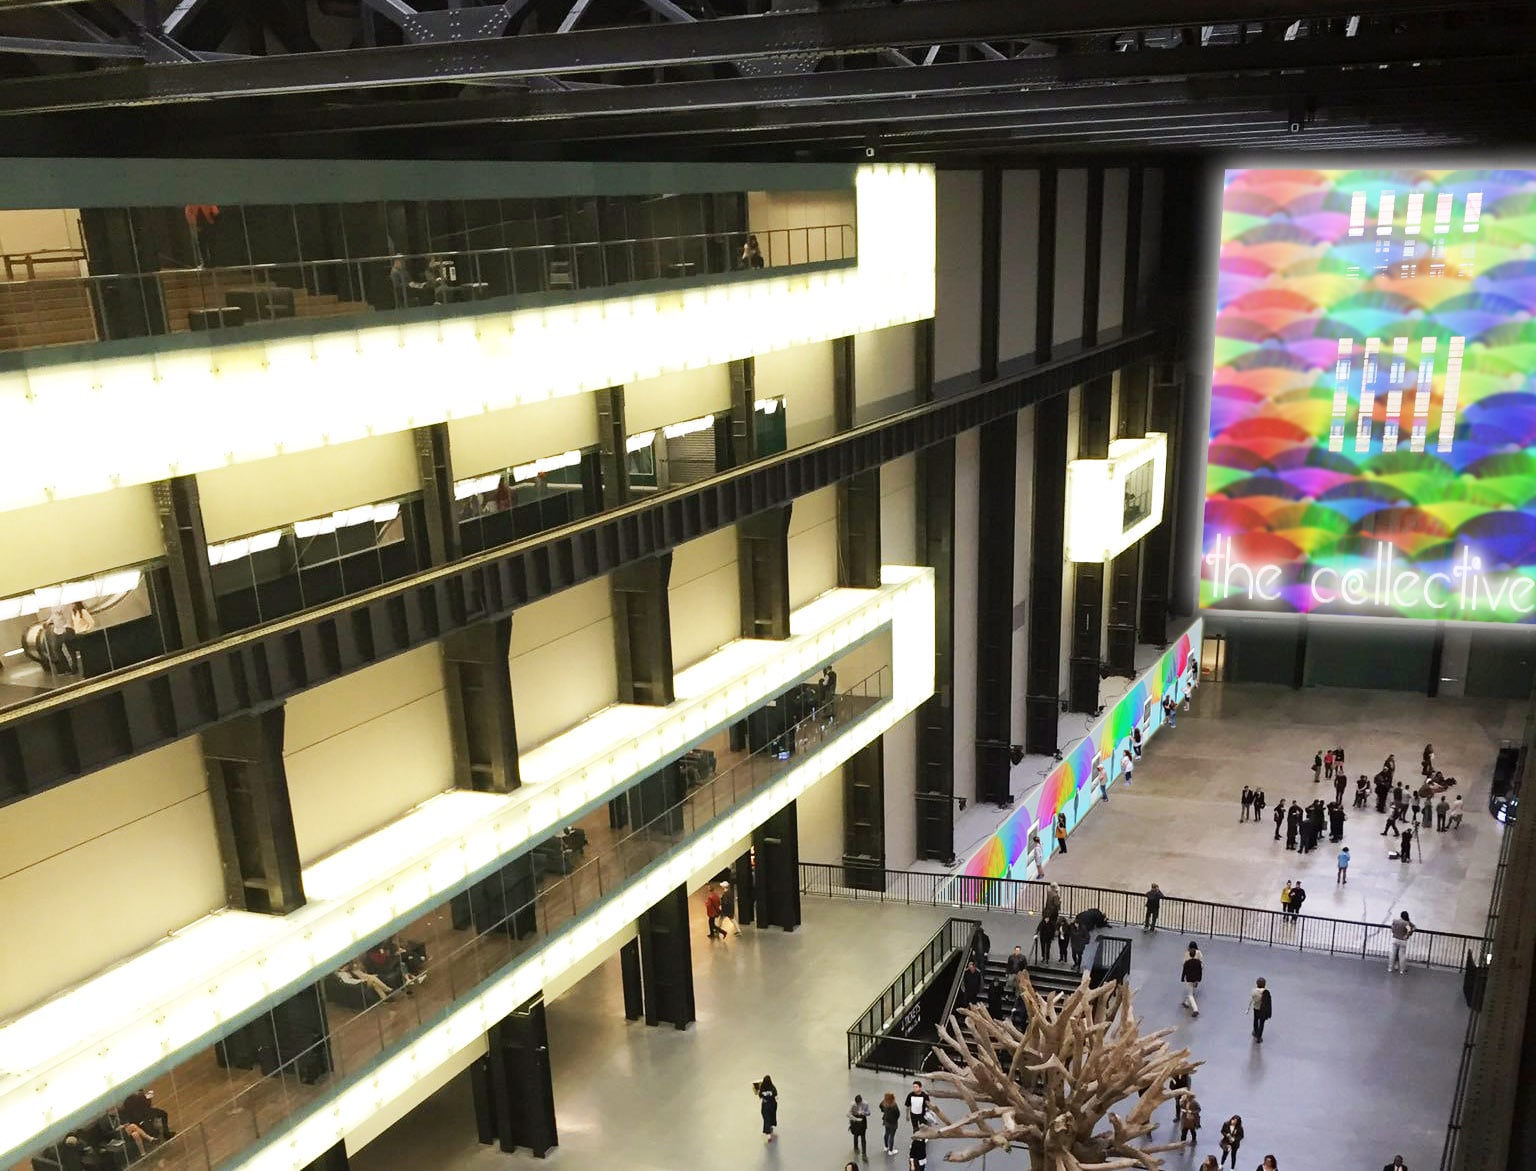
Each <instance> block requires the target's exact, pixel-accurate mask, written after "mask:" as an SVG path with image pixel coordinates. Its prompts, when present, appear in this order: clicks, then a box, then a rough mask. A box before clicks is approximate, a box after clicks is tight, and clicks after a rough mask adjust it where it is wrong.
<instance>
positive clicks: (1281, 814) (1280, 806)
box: [1273, 797, 1285, 842]
mask: <svg viewBox="0 0 1536 1171" xmlns="http://www.w3.org/2000/svg"><path fill="white" fill-rule="evenodd" d="M1273 816H1274V819H1275V841H1277V842H1278V841H1279V840H1280V827H1281V826H1282V825H1284V824H1285V798H1284V797H1281V798H1280V800H1279V801H1278V802H1277V803H1276V804H1275V812H1274V815H1273Z"/></svg>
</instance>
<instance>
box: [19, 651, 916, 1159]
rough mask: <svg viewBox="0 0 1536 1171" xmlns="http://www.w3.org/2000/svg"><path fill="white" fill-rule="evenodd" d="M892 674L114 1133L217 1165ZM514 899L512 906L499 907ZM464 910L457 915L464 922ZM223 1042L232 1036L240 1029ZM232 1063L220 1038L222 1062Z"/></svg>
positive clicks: (701, 821)
mask: <svg viewBox="0 0 1536 1171" xmlns="http://www.w3.org/2000/svg"><path fill="white" fill-rule="evenodd" d="M891 685H892V669H891V667H889V666H885V667H881V668H880V669H879V670H878V671H875V672H873V673H872V674H870V675H868V676H867V677H865V678H864V679H862V680H861V681H859V682H858V683H856V684H854V685H853V686H851V687H849V688H848V689H847V690H846V691H842V692H840V693H838V694H836V695H834V696H832V697H831V699H830V700H828V701H827V702H824V703H821V704H819V705H817V706H815V707H814V708H813V709H812V710H811V711H810V714H808V715H807V716H805V717H804V718H803V719H801V720H799V721H798V722H797V723H794V724H792V725H790V726H789V727H788V728H787V729H786V730H784V731H783V732H781V733H779V734H778V735H776V736H774V737H773V739H772V740H771V742H770V743H768V744H767V745H765V746H764V747H762V748H760V749H758V750H757V751H756V752H754V753H753V754H751V755H749V756H746V757H744V758H743V759H741V760H740V761H739V762H738V763H736V764H735V765H734V766H732V767H730V768H728V769H726V770H725V771H723V772H721V773H719V774H717V775H716V776H715V777H713V778H712V779H710V780H708V781H706V782H705V783H703V784H701V785H699V786H698V787H697V788H695V789H693V790H691V791H690V792H689V793H688V795H687V796H686V797H685V798H684V799H682V800H681V801H678V802H676V803H674V804H671V805H669V806H667V807H666V808H664V809H663V810H662V811H661V812H659V813H657V814H656V815H655V816H654V817H651V818H650V819H649V820H647V821H646V822H645V823H644V824H643V825H640V826H639V827H638V828H635V829H634V830H632V831H631V832H630V833H629V834H627V835H626V836H625V837H623V838H621V839H619V840H618V841H617V842H616V843H615V844H614V845H613V846H612V847H611V848H610V849H608V850H607V851H605V852H603V853H601V854H599V855H597V856H595V857H593V858H591V859H590V860H589V861H587V862H585V863H584V864H582V865H579V866H575V867H574V868H573V869H571V870H570V872H569V873H567V874H564V875H562V876H560V877H559V878H558V879H557V880H556V881H554V882H552V883H551V884H550V885H548V886H546V887H545V888H544V889H543V890H540V891H538V892H537V893H535V894H533V895H532V896H531V897H527V896H526V891H527V886H528V883H529V878H528V875H527V873H526V872H525V873H522V874H519V873H516V872H514V870H513V868H512V867H507V868H504V869H503V870H501V871H500V872H498V873H496V874H494V875H492V876H490V877H489V878H487V879H483V880H481V882H479V883H477V884H476V885H475V887H474V888H473V890H472V891H471V892H466V893H465V894H460V895H458V896H456V898H458V899H461V900H462V899H465V898H466V894H467V895H468V896H469V897H470V898H474V899H476V900H477V901H478V906H479V907H482V908H483V907H488V906H489V907H494V908H496V910H497V912H498V913H496V914H494V915H481V914H477V915H475V916H474V917H473V918H474V919H475V920H478V922H473V921H471V922H465V924H464V929H465V930H466V931H467V932H468V933H469V934H468V937H467V938H464V939H463V940H462V942H461V943H459V944H458V945H457V946H456V947H453V948H452V949H451V950H447V951H445V952H443V954H439V955H432V956H425V955H423V956H422V957H421V962H420V966H419V968H417V969H416V974H415V979H414V980H413V981H412V982H411V983H409V984H408V985H407V986H406V988H405V989H402V990H400V991H406V990H408V992H409V995H400V994H393V995H390V996H388V997H387V998H384V999H382V1000H378V1001H377V1002H375V1003H372V1004H371V1005H370V1006H369V1007H366V1008H363V1009H361V1010H360V1011H355V1012H354V1011H350V1010H347V1009H344V1008H340V1007H338V1006H337V1005H336V1004H334V1003H330V1004H327V1005H326V1007H325V1010H324V1012H325V1018H326V1021H327V1024H326V1025H325V1027H324V1028H323V1029H318V1030H316V1033H315V1035H314V1036H312V1037H310V1038H308V1039H307V1040H305V1041H304V1042H303V1043H295V1042H294V1040H293V1037H294V1033H293V1029H292V1028H291V1027H288V1028H285V1027H284V1025H283V1024H282V1023H280V1022H278V1021H276V1020H272V1022H271V1027H270V1029H269V1030H268V1032H267V1034H266V1035H267V1036H268V1037H269V1038H275V1040H274V1041H273V1042H272V1046H271V1049H270V1050H269V1051H268V1052H266V1053H265V1054H263V1055H262V1057H261V1058H260V1063H261V1068H262V1071H263V1076H262V1077H261V1078H260V1079H259V1080H258V1081H256V1082H255V1083H254V1084H245V1085H243V1086H242V1087H241V1088H239V1089H238V1090H237V1091H236V1092H234V1093H232V1094H228V1095H226V1096H220V1095H219V1094H218V1093H217V1092H212V1093H206V1094H203V1095H200V1096H199V1099H198V1101H199V1103H200V1109H201V1112H200V1116H199V1117H197V1118H196V1119H190V1120H189V1119H184V1118H182V1119H172V1120H171V1125H172V1126H173V1127H174V1130H175V1136H174V1137H173V1138H170V1139H168V1140H166V1141H156V1140H155V1139H154V1138H153V1136H152V1135H150V1136H149V1137H146V1138H139V1137H137V1136H135V1135H134V1134H132V1132H131V1131H129V1132H127V1133H124V1131H123V1130H122V1129H118V1130H117V1131H116V1138H115V1141H116V1142H117V1143H119V1144H122V1146H123V1148H124V1150H125V1152H126V1156H125V1157H127V1158H129V1159H137V1158H138V1157H139V1156H141V1155H142V1156H143V1160H144V1161H143V1166H144V1167H145V1168H146V1169H147V1168H149V1167H154V1168H157V1169H162V1171H213V1169H214V1168H217V1167H220V1166H222V1165H224V1164H226V1163H227V1162H228V1161H229V1160H231V1159H233V1158H235V1157H236V1156H237V1155H239V1154H240V1152H242V1151H243V1150H245V1149H246V1148H248V1147H250V1146H252V1145H254V1144H256V1143H258V1142H260V1141H261V1140H262V1139H264V1138H267V1137H269V1136H271V1135H273V1134H275V1133H277V1132H278V1131H280V1130H282V1129H283V1128H284V1127H285V1126H287V1125H288V1124H289V1122H290V1121H291V1120H292V1119H293V1118H294V1117H295V1116H296V1115H298V1114H300V1113H302V1112H303V1111H304V1110H305V1108H306V1107H308V1106H310V1105H312V1104H314V1103H316V1102H317V1101H319V1100H320V1099H322V1098H324V1097H326V1096H327V1095H329V1094H331V1093H333V1092H335V1091H336V1090H337V1089H338V1087H339V1086H340V1085H342V1084H343V1083H345V1082H347V1081H348V1080H350V1079H352V1078H355V1077H357V1076H359V1075H361V1074H362V1073H364V1072H365V1071H366V1070H368V1069H369V1068H370V1067H371V1066H372V1065H373V1064H375V1063H376V1062H377V1061H378V1060H380V1059H381V1058H382V1057H384V1056H386V1055H388V1054H389V1053H390V1052H391V1051H393V1050H395V1049H397V1048H398V1047H400V1046H401V1045H402V1044H403V1043H404V1042H406V1041H407V1039H409V1038H410V1037H412V1036H413V1035H415V1034H417V1033H418V1032H420V1031H421V1030H422V1029H424V1028H426V1027H428V1026H430V1025H432V1024H434V1023H436V1022H437V1021H439V1020H441V1019H442V1018H443V1017H445V1016H446V1015H447V1014H448V1013H450V1012H451V1011H453V1010H454V1009H455V1008H456V1007H457V1006H459V1005H460V1004H461V1003H462V1002H464V1001H465V1000H467V999H468V998H469V997H470V996H472V995H475V994H477V993H478V992H480V991H481V990H483V988H484V986H485V985H486V983H487V982H488V981H491V980H494V979H496V978H498V977H500V976H503V975H505V974H506V973H507V972H508V970H509V969H510V968H511V967H512V966H513V965H514V964H515V963H516V962H517V960H518V959H519V958H520V957H522V956H524V955H525V954H527V953H528V952H530V951H532V950H533V949H534V948H535V947H537V946H540V945H542V944H544V943H547V942H548V941H549V940H550V939H551V937H553V936H556V935H558V934H560V933H561V932H563V931H565V930H566V929H568V928H570V927H572V926H573V925H574V924H575V923H576V922H577V921H578V920H580V919H582V918H583V917H584V916H585V915H586V914H587V913H588V912H589V911H591V910H592V909H594V908H595V907H596V906H597V905H598V904H599V903H601V902H602V901H603V900H604V899H606V898H608V897H609V896H611V895H614V894H615V893H616V892H618V891H620V890H621V889H623V888H624V887H626V886H627V885H629V884H630V883H632V882H633V881H635V880H636V879H637V878H638V877H639V876H640V875H641V874H642V873H643V872H645V871H646V870H647V869H648V868H649V867H651V866H653V865H654V864H656V863H657V862H659V861H660V860H662V859H663V858H664V857H665V856H666V855H668V854H669V853H670V852H671V851H673V850H675V849H676V848H678V847H679V846H682V845H683V844H685V843H687V842H688V841H690V840H691V839H692V838H694V837H695V836H696V835H698V834H699V833H701V832H703V831H704V830H706V829H707V828H708V827H709V826H710V825H711V824H712V823H714V822H715V821H717V820H718V819H719V818H721V817H724V816H726V815H727V814H729V813H730V812H731V811H733V810H735V809H738V808H739V807H741V806H742V805H743V804H744V803H745V802H746V801H748V800H750V799H751V798H752V797H754V796H756V795H757V794H759V793H761V792H763V791H764V790H765V789H766V788H768V786H770V785H771V784H773V783H774V782H775V781H776V780H778V779H780V778H781V777H783V776H784V775H785V774H787V773H788V772H789V771H790V770H791V769H793V768H795V767H796V766H797V765H798V764H799V763H800V759H801V758H803V757H804V756H806V755H807V754H809V753H812V752H815V751H817V750H818V749H820V748H821V747H823V746H825V745H827V744H829V743H830V742H832V741H833V740H835V739H837V738H838V737H839V736H841V735H843V734H844V733H846V732H848V731H850V730H851V729H853V728H854V727H855V726H857V725H858V724H859V723H860V722H861V721H862V720H863V719H864V718H865V717H867V716H868V715H869V714H870V713H871V712H873V711H874V710H875V709H876V708H878V707H879V706H880V705H881V704H882V703H884V702H886V701H888V700H889V699H890V698H891V695H892V690H891ZM641 783H642V784H643V783H644V782H641ZM487 883H489V884H491V888H490V889H487V888H486V884H487ZM446 906H447V904H442V905H440V906H439V907H437V908H434V911H433V912H428V915H430V914H433V913H434V912H435V913H438V914H441V912H442V911H443V909H444V908H445V907H446ZM506 908H512V909H510V910H507V911H506V913H499V912H500V911H502V910H503V909H506ZM425 917H427V916H423V918H425ZM465 918H466V919H468V918H469V917H468V916H466V917H465ZM459 921H460V920H459V918H458V917H457V916H456V917H455V923H456V924H457V923H458V922H459ZM450 938H451V937H450ZM577 958H579V957H577ZM323 983H324V982H323V981H322V983H321V984H320V985H315V986H314V987H313V988H309V989H306V990H305V991H304V992H301V993H299V994H298V995H299V997H304V996H309V997H313V998H314V1002H315V1003H316V1004H318V1002H319V1001H321V1000H324V999H325V997H324V994H323V993H322V992H321V991H320V989H321V987H322V985H323ZM295 999H297V998H295ZM270 1015H271V1014H269V1016H270ZM220 1044H221V1046H224V1045H228V1044H230V1040H229V1039H228V1038H227V1039H226V1041H225V1042H221V1043H220ZM224 1064H225V1053H224V1051H223V1050H222V1049H221V1051H220V1059H219V1065H220V1066H223V1065H224ZM233 1084H235V1083H233V1082H231V1085H233ZM113 1125H114V1123H113V1122H111V1121H105V1122H104V1123H102V1124H98V1125H97V1126H96V1127H93V1128H84V1129H83V1130H81V1131H76V1132H72V1137H73V1138H74V1145H75V1146H76V1147H77V1148H78V1147H79V1146H80V1145H81V1144H82V1143H84V1144H85V1145H92V1144H93V1142H94V1141H95V1140H96V1139H98V1138H104V1137H105V1136H104V1135H102V1134H101V1131H102V1130H103V1129H106V1130H108V1131H111V1129H112V1127H113ZM146 1133H147V1132H146ZM69 1142H70V1140H69V1139H66V1140H65V1143H61V1144H59V1145H58V1146H54V1147H50V1148H48V1149H46V1150H44V1151H41V1152H38V1153H37V1154H34V1155H33V1157H32V1165H33V1168H34V1171H53V1169H54V1168H55V1167H59V1168H62V1167H65V1166H70V1165H73V1164H72V1162H70V1161H69V1160H71V1159H73V1158H74V1157H75V1156H76V1155H77V1154H78V1150H77V1151H75V1152H65V1151H63V1150H61V1148H62V1147H64V1146H65V1145H66V1144H68V1143H69ZM130 1144H131V1149H129V1147H130ZM108 1157H109V1158H110V1157H111V1156H110V1155H109V1156H108Z"/></svg>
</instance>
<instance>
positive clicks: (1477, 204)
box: [1461, 191, 1483, 233]
mask: <svg viewBox="0 0 1536 1171" xmlns="http://www.w3.org/2000/svg"><path fill="white" fill-rule="evenodd" d="M1482 216H1483V193H1482V192H1481V191H1473V192H1471V193H1470V194H1468V196H1467V210H1466V214H1465V215H1464V216H1463V218H1462V221H1461V230H1462V231H1464V232H1468V233H1471V232H1476V231H1477V229H1478V228H1479V227H1480V226H1481V224H1482Z"/></svg>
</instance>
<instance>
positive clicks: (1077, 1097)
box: [918, 972, 1200, 1171]
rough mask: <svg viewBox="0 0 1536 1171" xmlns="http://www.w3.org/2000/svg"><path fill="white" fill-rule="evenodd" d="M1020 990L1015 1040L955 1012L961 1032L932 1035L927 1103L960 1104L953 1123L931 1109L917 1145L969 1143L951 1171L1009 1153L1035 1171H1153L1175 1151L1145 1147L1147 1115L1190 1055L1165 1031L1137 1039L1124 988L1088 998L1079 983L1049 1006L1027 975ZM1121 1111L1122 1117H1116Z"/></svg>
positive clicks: (983, 1014)
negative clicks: (933, 1068) (1023, 1154)
mask: <svg viewBox="0 0 1536 1171" xmlns="http://www.w3.org/2000/svg"><path fill="white" fill-rule="evenodd" d="M1018 980H1019V996H1020V997H1021V998H1022V999H1023V1001H1024V1004H1025V1007H1026V1008H1027V1009H1028V1011H1029V1020H1028V1023H1027V1024H1026V1025H1025V1027H1024V1028H1023V1029H1022V1030H1020V1029H1019V1028H1017V1027H1016V1026H1015V1025H1013V1024H1012V1023H1010V1022H1009V1021H999V1020H994V1019H993V1018H992V1016H991V1014H990V1013H988V1012H987V1010H986V1009H985V1008H984V1007H972V1008H964V1009H961V1010H960V1011H959V1013H958V1014H957V1016H958V1017H959V1020H960V1023H959V1024H958V1025H956V1024H955V1023H954V1022H950V1023H947V1024H945V1025H944V1026H942V1027H941V1028H940V1030H939V1035H940V1037H941V1038H942V1040H941V1043H940V1044H939V1045H938V1046H936V1047H935V1049H934V1053H935V1055H936V1056H937V1057H938V1060H939V1063H940V1065H941V1066H942V1072H940V1073H937V1074H934V1075H932V1078H931V1080H932V1083H933V1084H932V1092H933V1094H934V1096H935V1097H936V1098H942V1099H958V1100H959V1101H960V1102H961V1103H963V1104H964V1113H963V1115H961V1116H959V1117H956V1118H954V1119H953V1120H951V1118H950V1117H949V1115H948V1114H946V1113H945V1111H944V1110H943V1109H941V1108H938V1107H935V1110H934V1114H935V1117H936V1118H937V1119H938V1121H937V1123H935V1124H933V1125H930V1126H926V1127H924V1128H923V1129H922V1130H921V1131H919V1132H918V1133H919V1135H920V1136H921V1137H923V1138H929V1139H955V1138H958V1139H971V1140H974V1141H973V1142H972V1144H971V1145H970V1146H967V1147H963V1148H961V1149H959V1150H955V1151H951V1152H950V1153H948V1154H946V1155H945V1156H944V1158H945V1161H946V1162H951V1163H968V1162H970V1161H971V1160H973V1159H979V1158H981V1157H982V1156H983V1155H985V1154H986V1153H987V1152H989V1151H997V1150H1006V1149H1010V1148H1012V1149H1024V1150H1027V1151H1028V1152H1029V1156H1030V1166H1031V1168H1033V1171H1116V1169H1119V1168H1143V1169H1144V1171H1159V1169H1160V1168H1161V1167H1162V1166H1163V1163H1164V1160H1163V1159H1162V1158H1160V1157H1159V1156H1160V1153H1161V1152H1164V1151H1173V1150H1183V1149H1184V1145H1183V1144H1182V1143H1163V1144H1161V1145H1156V1146H1148V1145H1145V1144H1144V1143H1143V1142H1142V1140H1144V1139H1145V1138H1146V1137H1147V1135H1149V1134H1151V1132H1152V1128H1153V1122H1152V1115H1153V1112H1154V1111H1155V1110H1156V1109H1157V1108H1158V1107H1159V1106H1161V1105H1162V1104H1163V1103H1164V1102H1166V1101H1168V1100H1169V1098H1171V1097H1175V1096H1177V1095H1179V1094H1182V1093H1183V1092H1184V1091H1170V1090H1169V1089H1168V1081H1169V1079H1170V1078H1172V1077H1174V1076H1175V1075H1178V1074H1188V1073H1192V1072H1194V1070H1195V1069H1196V1068H1197V1067H1198V1066H1199V1064H1200V1063H1199V1062H1197V1061H1191V1060H1190V1057H1189V1050H1188V1049H1180V1050H1178V1051H1177V1052H1175V1051H1174V1050H1173V1049H1172V1047H1171V1046H1170V1045H1169V1044H1168V1040H1167V1038H1168V1035H1169V1034H1170V1033H1171V1032H1172V1031H1173V1030H1172V1029H1158V1030H1157V1031H1156V1032H1152V1033H1145V1034H1144V1033H1142V1031H1141V1025H1140V1022H1139V1021H1137V1019H1136V1014H1135V1011H1134V1009H1133V1007H1132V1005H1131V990H1130V986H1129V985H1128V984H1124V985H1122V984H1119V983H1115V982H1109V983H1105V984H1103V985H1101V986H1100V987H1098V988H1091V987H1089V982H1088V976H1087V975H1086V974H1084V976H1083V979H1082V982H1081V983H1080V984H1079V985H1078V986H1077V988H1076V990H1075V991H1073V992H1071V993H1057V994H1055V995H1054V996H1052V997H1050V998H1049V999H1047V998H1045V997H1042V996H1041V995H1040V994H1039V993H1038V992H1036V991H1035V988H1034V985H1032V984H1031V983H1030V981H1029V974H1028V973H1027V972H1020V973H1019V976H1018ZM1127 1100H1129V1101H1128V1104H1129V1107H1130V1109H1129V1110H1128V1112H1127V1113H1126V1114H1125V1115H1124V1117H1122V1116H1121V1115H1120V1114H1118V1113H1116V1112H1115V1110H1114V1107H1116V1106H1117V1105H1119V1104H1120V1103H1121V1102H1124V1101H1127ZM1106 1121H1107V1122H1108V1126H1107V1128H1101V1123H1104V1122H1106Z"/></svg>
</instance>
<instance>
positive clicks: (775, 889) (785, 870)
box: [737, 801, 800, 931]
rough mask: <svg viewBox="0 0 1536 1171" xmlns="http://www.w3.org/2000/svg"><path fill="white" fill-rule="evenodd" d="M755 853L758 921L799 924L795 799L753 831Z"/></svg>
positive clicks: (772, 924) (761, 923)
mask: <svg viewBox="0 0 1536 1171" xmlns="http://www.w3.org/2000/svg"><path fill="white" fill-rule="evenodd" d="M752 855H753V857H754V858H755V859H756V863H757V875H756V890H755V892H754V893H755V894H756V896H757V897H756V900H755V902H756V910H757V925H758V926H759V927H762V928H768V927H782V928H783V929H784V930H785V931H793V930H794V929H795V928H796V927H799V926H800V811H799V807H798V806H797V805H796V804H795V802H793V801H791V802H790V803H789V804H788V805H786V806H784V808H783V809H781V810H779V811H778V812H777V813H775V814H774V815H773V816H771V817H770V818H769V819H768V820H767V821H765V822H763V824H762V825H760V826H758V827H757V828H756V829H754V830H753V831H752ZM737 910H738V911H739V912H740V913H741V914H742V915H745V914H746V911H745V910H743V909H742V908H740V907H738V908H737Z"/></svg>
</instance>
